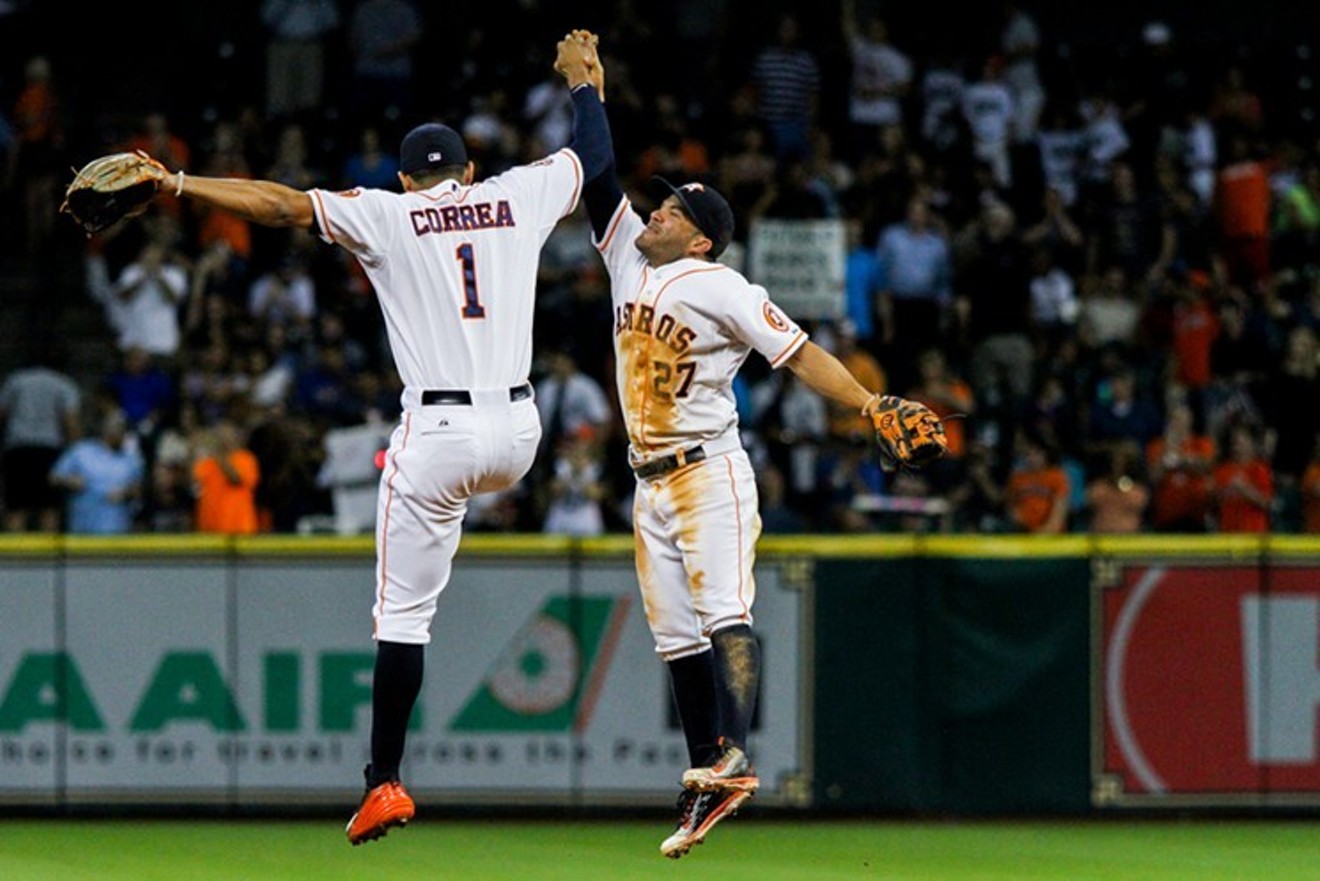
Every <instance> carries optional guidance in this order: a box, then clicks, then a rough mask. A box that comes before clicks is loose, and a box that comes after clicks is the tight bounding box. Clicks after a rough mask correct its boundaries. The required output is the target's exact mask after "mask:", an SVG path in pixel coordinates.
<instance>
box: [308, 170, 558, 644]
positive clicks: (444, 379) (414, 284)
mask: <svg viewBox="0 0 1320 881" xmlns="http://www.w3.org/2000/svg"><path fill="white" fill-rule="evenodd" d="M581 184H582V166H581V163H580V162H579V160H578V157H577V155H576V154H574V153H573V152H572V151H570V150H561V151H559V152H558V153H555V154H554V155H552V156H550V157H547V158H546V159H543V160H541V161H539V162H535V163H532V164H531V165H525V166H520V167H517V168H513V169H510V170H509V171H506V172H505V173H503V174H500V175H498V176H496V177H493V178H490V179H488V180H485V181H482V182H480V183H476V184H473V185H471V186H463V185H462V184H460V183H459V182H457V181H453V180H450V181H444V182H442V183H439V184H436V185H435V186H434V187H431V188H430V189H428V190H426V191H424V192H415V193H394V192H389V191H386V190H369V189H354V190H348V191H345V192H341V193H335V192H329V191H327V190H311V191H310V194H311V197H312V203H313V205H314V206H315V207H314V210H315V212H316V220H317V223H318V225H319V227H320V230H321V237H322V238H323V239H325V240H326V241H327V242H331V243H333V244H338V245H343V246H344V247H345V248H347V249H348V250H349V251H350V252H352V254H353V255H354V256H355V257H356V258H357V259H358V262H359V263H360V264H361V265H362V267H363V269H364V270H365V271H366V273H367V277H368V278H369V279H370V280H371V283H372V285H373V286H374V288H375V290H376V296H377V298H378V299H379V301H380V307H381V312H382V314H383V315H384V317H385V325H386V329H387V331H388V333H389V340H390V349H391V351H392V353H393V355H394V363H395V366H396V368H397V370H398V371H399V377H400V378H401V379H402V380H403V382H404V386H405V387H404V391H403V401H402V403H403V414H402V417H401V419H400V420H399V424H398V425H397V426H396V427H395V429H394V432H393V434H392V435H391V437H390V445H389V449H388V450H387V451H386V456H385V459H386V464H385V469H384V472H383V473H382V475H381V480H380V484H379V489H378V492H377V501H376V548H377V551H376V576H377V583H376V592H375V600H374V604H373V608H372V616H373V618H374V619H375V625H376V626H375V636H376V638H377V639H380V640H386V641H390V642H399V643H426V642H429V641H430V625H431V620H432V618H433V617H434V616H435V611H436V607H437V600H438V599H439V596H440V593H441V592H442V591H443V590H444V588H445V586H446V585H447V584H448V582H449V576H450V572H451V567H452V562H453V557H454V554H455V552H456V551H457V550H458V544H459V539H460V534H461V532H462V523H463V519H464V517H465V516H466V514H467V506H468V500H469V499H470V498H471V497H472V496H473V495H475V494H478V493H487V492H498V491H501V490H504V489H507V488H508V487H510V486H512V485H513V484H515V483H516V482H517V481H519V480H521V479H522V477H523V476H524V475H525V474H526V473H527V471H528V469H530V468H531V465H532V461H533V459H534V458H535V455H536V450H537V447H538V446H539V444H540V440H541V421H540V417H539V415H538V413H537V408H536V405H535V401H534V398H533V397H532V396H531V395H530V394H529V395H527V396H517V397H515V395H514V393H513V389H514V388H515V387H517V386H522V385H525V384H526V382H527V376H528V373H529V372H530V370H531V362H532V319H533V315H534V310H535V294H536V275H537V270H538V268H539V266H540V262H541V246H542V245H543V244H544V243H545V241H546V239H547V238H549V236H550V232H551V230H552V229H553V228H554V226H555V224H556V223H557V222H558V221H559V220H560V218H562V217H565V216H566V215H568V214H569V213H571V212H572V211H573V209H574V208H576V207H577V201H578V196H579V195H580V193H581ZM429 389H435V390H446V391H462V392H466V393H467V394H466V395H465V396H464V397H465V398H466V401H465V402H463V403H459V404H457V405H447V404H445V403H443V402H439V403H431V404H427V403H426V401H425V399H424V398H423V395H422V392H424V391H426V390H429Z"/></svg>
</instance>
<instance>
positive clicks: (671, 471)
mask: <svg viewBox="0 0 1320 881" xmlns="http://www.w3.org/2000/svg"><path fill="white" fill-rule="evenodd" d="M565 39H566V40H577V41H582V42H584V43H585V44H587V45H590V46H593V47H594V46H595V37H594V36H593V35H591V34H588V33H585V32H580V31H575V32H574V33H573V34H571V35H570V36H569V37H566V38H565ZM592 75H593V77H595V79H596V84H597V87H598V88H601V89H603V82H604V72H603V69H602V68H601V66H600V64H599V60H598V59H594V60H593V64H592ZM656 184H657V187H658V189H659V191H660V195H662V196H663V199H664V200H663V202H662V203H661V204H660V205H659V207H658V208H656V209H655V210H654V211H652V212H651V214H650V217H649V220H643V218H642V216H641V215H640V214H639V213H638V212H637V211H636V210H635V209H634V208H633V206H632V204H631V202H630V201H629V199H628V198H627V197H626V196H625V195H624V194H623V191H622V189H621V188H620V186H619V183H618V182H617V180H616V179H615V175H614V169H613V165H612V164H611V166H610V167H609V168H608V170H607V171H606V172H605V173H603V174H601V175H599V176H597V177H595V178H594V179H593V180H591V181H589V182H588V183H587V184H586V185H585V187H584V189H583V200H584V202H585V204H586V206H587V212H588V215H589V217H590V220H591V225H592V230H593V239H594V241H595V243H596V246H597V248H598V249H599V251H600V253H601V256H602V257H603V258H604V261H605V266H606V268H607V269H608V271H609V276H610V284H611V288H612V299H613V305H614V345H615V353H616V361H617V376H616V380H617V391H618V396H619V403H620V406H621V408H622V411H623V416H624V420H625V422H626V425H627V430H628V440H629V459H630V463H631V465H632V468H633V471H634V473H635V474H636V478H637V484H636V495H635V497H634V504H633V528H634V534H635V538H636V552H637V578H638V582H639V585H640V588H641V594H642V601H643V605H644V607H645V609H646V620H647V623H648V625H649V626H650V628H651V633H652V636H653V638H654V641H655V648H656V652H657V653H658V654H659V656H660V658H661V659H662V660H663V661H664V662H665V663H666V666H667V668H668V671H669V674H670V682H671V685H672V687H673V693H674V698H675V702H676V704H677V706H678V711H679V717H680V720H681V721H682V725H683V733H684V737H685V739H686V741H687V747H688V753H689V758H690V760H691V763H692V767H691V768H690V769H688V770H687V771H686V772H685V773H684V774H683V779H682V782H683V786H684V789H683V793H682V795H681V797H680V801H679V807H680V811H681V815H680V818H679V822H678V826H677V828H676V829H675V830H674V833H673V834H672V835H670V836H669V837H668V838H666V839H665V841H664V842H663V843H662V844H661V846H660V849H661V852H662V853H664V854H665V856H669V857H680V856H682V855H683V854H685V853H687V851H688V850H689V849H691V847H692V846H693V845H695V844H698V843H700V842H701V841H702V840H704V838H705V836H706V833H707V832H709V831H710V829H711V827H712V826H714V825H715V824H716V823H717V822H719V821H720V820H721V819H723V818H724V817H727V816H729V815H730V814H732V813H733V812H734V811H736V810H737V809H738V807H739V806H740V805H742V803H743V802H745V801H746V800H747V799H748V798H749V797H751V795H752V793H753V792H755V790H756V788H757V786H758V785H759V781H758V780H757V778H756V776H755V773H754V771H753V770H752V766H751V762H750V760H749V758H748V753H747V750H748V744H747V741H748V734H749V731H750V728H751V720H752V713H753V710H754V708H755V707H754V704H755V699H756V694H757V688H758V682H759V678H760V648H759V644H758V642H757V640H756V637H755V635H754V634H753V631H752V623H753V620H752V606H753V603H754V602H755V600H756V582H755V579H754V578H753V573H752V569H753V564H754V562H755V559H756V541H757V538H758V536H759V535H760V531H761V521H760V516H759V514H758V511H757V491H756V476H755V474H754V473H753V471H752V466H751V463H750V461H749V460H748V457H747V453H746V451H745V450H744V449H743V446H742V442H741V439H740V436H739V432H738V415H737V409H736V404H735V400H734V393H733V379H734V376H735V375H736V374H737V372H738V369H739V368H740V367H741V366H742V364H743V362H744V361H745V360H746V359H747V357H748V355H749V354H750V353H751V351H752V350H753V349H754V350H756V351H757V352H759V353H760V354H761V355H762V356H763V357H765V358H766V359H767V360H768V361H769V362H770V364H771V366H772V367H776V368H778V367H787V368H788V369H790V370H792V371H793V372H794V373H795V374H797V376H799V377H800V378H801V379H802V380H803V381H804V382H805V383H806V384H807V385H808V386H809V387H811V388H812V389H814V390H815V391H816V392H818V393H819V394H822V395H825V396H827V397H829V398H832V399H833V400H836V401H838V402H840V403H841V404H844V405H846V406H848V407H853V408H855V409H856V410H857V411H858V412H859V413H861V414H862V415H864V416H869V415H870V413H871V410H872V409H873V408H874V407H875V406H876V404H877V403H878V400H879V396H878V395H875V394H873V393H872V392H870V391H868V390H867V389H865V388H863V387H862V386H861V385H859V384H858V382H857V381H856V380H855V379H854V378H853V375H852V374H851V373H850V372H849V371H848V369H847V368H846V367H845V366H844V365H843V364H842V363H840V362H839V360H838V359H837V358H835V357H834V356H833V355H831V354H829V353H828V352H826V351H825V350H824V349H822V348H820V347H819V346H817V345H816V344H815V343H813V342H811V341H810V340H808V339H807V334H806V332H805V331H803V330H802V328H800V327H798V325H797V323H796V322H794V321H793V319H791V318H790V317H788V316H787V315H785V314H784V312H783V310H781V309H780V308H779V307H778V306H776V305H775V304H774V303H773V302H772V301H771V300H770V297H769V295H768V293H767V292H766V290H765V288H763V287H761V286H760V285H756V284H752V283H750V282H748V280H747V279H746V278H744V277H743V276H742V275H741V274H739V273H738V272H736V271H735V270H733V269H731V268H730V267H728V266H725V265H723V264H721V263H718V262H716V258H718V257H719V256H720V254H721V253H722V252H723V251H724V249H725V248H726V247H727V246H728V245H729V242H730V240H731V239H732V237H733V226H734V218H733V212H732V210H731V209H730V208H729V203H728V202H727V201H725V199H724V197H723V196H721V195H720V194H719V193H717V192H716V191H715V190H714V189H713V188H711V187H709V186H707V185H705V184H703V183H699V182H694V183H687V184H684V185H682V186H678V187H675V186H672V185H670V184H669V183H668V182H666V181H663V180H661V179H658V178H657V179H656Z"/></svg>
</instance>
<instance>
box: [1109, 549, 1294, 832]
mask: <svg viewBox="0 0 1320 881" xmlns="http://www.w3.org/2000/svg"><path fill="white" fill-rule="evenodd" d="M1093 608H1094V611H1095V618H1094V623H1095V627H1096V639H1095V641H1094V645H1095V647H1096V654H1095V665H1094V669H1093V695H1094V698H1095V706H1096V713H1095V720H1096V727H1095V738H1094V741H1093V763H1092V764H1093V769H1094V771H1095V774H1094V789H1093V801H1094V802H1095V804H1097V805H1098V806H1117V805H1141V806H1160V805H1165V806H1179V805H1206V806H1211V805H1224V806H1235V805H1236V806H1254V805H1274V804H1279V805H1289V804H1296V805H1303V804H1304V805H1313V804H1315V805H1320V754H1318V752H1317V727H1318V724H1320V721H1318V720H1320V716H1318V715H1317V709H1320V569H1317V568H1316V567H1314V566H1286V565H1281V566H1275V567H1270V568H1261V567H1259V566H1248V565H1232V564H1223V565H1215V564H1205V565H1196V564H1188V563H1179V564H1178V565H1176V566H1173V565H1160V564H1132V565H1127V566H1123V567H1116V568H1115V569H1113V570H1111V572H1110V573H1109V577H1106V578H1105V579H1104V580H1103V581H1102V582H1101V583H1098V584H1097V585H1096V587H1095V593H1094V605H1093Z"/></svg>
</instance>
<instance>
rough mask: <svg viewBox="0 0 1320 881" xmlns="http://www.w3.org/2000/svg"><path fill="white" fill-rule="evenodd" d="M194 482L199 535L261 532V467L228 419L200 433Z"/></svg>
mask: <svg viewBox="0 0 1320 881" xmlns="http://www.w3.org/2000/svg"><path fill="white" fill-rule="evenodd" d="M192 479H193V484H194V494H195V498H196V508H195V522H194V526H195V529H196V530H197V531H198V532H208V533H222V534H226V535H251V534H254V533H256V532H257V531H258V529H259V523H260V519H259V517H258V514H257V501H256V491H257V485H258V483H259V482H260V480H261V471H260V465H259V463H258V462H257V457H256V456H255V455H254V454H253V453H252V451H251V450H250V449H248V448H247V447H246V446H245V445H244V440H243V436H242V434H241V433H240V430H239V427H238V426H237V425H235V424H234V423H233V422H231V421H229V420H227V419H226V420H222V421H220V422H218V423H217V424H216V425H214V426H212V427H210V428H204V429H201V430H200V431H199V433H198V435H197V438H196V453H195V459H194V463H193V468H192Z"/></svg>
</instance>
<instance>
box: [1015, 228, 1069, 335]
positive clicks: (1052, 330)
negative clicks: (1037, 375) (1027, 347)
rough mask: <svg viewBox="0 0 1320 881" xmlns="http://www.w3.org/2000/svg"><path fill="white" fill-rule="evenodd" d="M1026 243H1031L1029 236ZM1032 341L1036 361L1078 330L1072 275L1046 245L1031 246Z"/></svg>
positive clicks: (1030, 324) (1029, 286)
mask: <svg viewBox="0 0 1320 881" xmlns="http://www.w3.org/2000/svg"><path fill="white" fill-rule="evenodd" d="M1023 243H1024V244H1028V243H1027V240H1026V238H1025V237H1024V239H1023ZM1028 247H1029V249H1030V251H1029V258H1028V259H1029V261H1030V263H1029V265H1030V267H1031V280H1030V281H1029V282H1028V288H1029V289H1030V291H1031V319H1030V322H1029V324H1028V327H1029V328H1030V329H1031V331H1032V343H1033V348H1034V349H1035V358H1036V359H1037V360H1045V359H1048V358H1049V357H1050V356H1051V355H1052V354H1053V352H1054V350H1055V349H1057V348H1058V346H1059V344H1060V343H1061V342H1062V341H1063V340H1064V339H1067V338H1069V337H1072V336H1073V335H1075V334H1076V332H1077V317H1078V315H1079V314H1080V313H1081V311H1082V309H1081V303H1080V301H1079V300H1078V298H1077V286H1076V284H1075V283H1074V281H1073V277H1072V275H1071V274H1070V273H1069V272H1068V271H1067V270H1066V269H1064V268H1063V267H1062V266H1060V265H1059V264H1058V261H1057V260H1056V259H1055V256H1054V250H1053V249H1052V248H1050V247H1048V246H1047V245H1042V244H1037V245H1030V244H1028Z"/></svg>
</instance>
